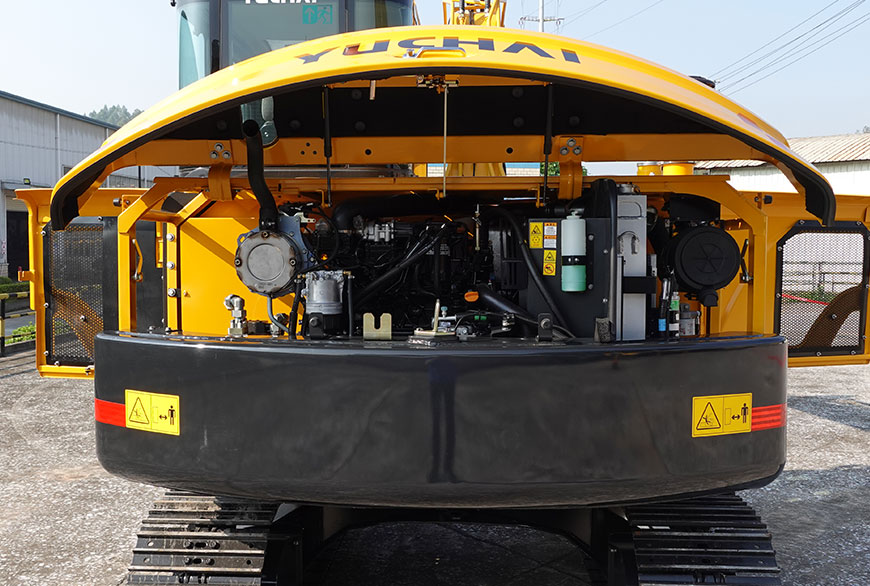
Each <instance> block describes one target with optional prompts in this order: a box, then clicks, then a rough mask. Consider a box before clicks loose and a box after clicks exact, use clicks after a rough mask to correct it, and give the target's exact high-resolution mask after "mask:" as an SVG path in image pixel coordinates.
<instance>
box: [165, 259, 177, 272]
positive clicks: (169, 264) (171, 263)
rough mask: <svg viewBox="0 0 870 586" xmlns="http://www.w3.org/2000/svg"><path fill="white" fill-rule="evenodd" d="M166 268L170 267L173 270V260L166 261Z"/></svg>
mask: <svg viewBox="0 0 870 586" xmlns="http://www.w3.org/2000/svg"><path fill="white" fill-rule="evenodd" d="M166 268H167V269H169V270H170V271H171V270H173V269H174V268H175V263H174V262H172V261H169V262H168V263H166Z"/></svg>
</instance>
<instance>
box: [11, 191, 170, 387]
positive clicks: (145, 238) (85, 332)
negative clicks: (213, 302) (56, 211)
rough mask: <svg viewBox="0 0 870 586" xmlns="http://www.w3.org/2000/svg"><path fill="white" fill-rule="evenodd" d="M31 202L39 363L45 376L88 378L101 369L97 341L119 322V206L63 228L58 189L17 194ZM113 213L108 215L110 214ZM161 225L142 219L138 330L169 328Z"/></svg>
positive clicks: (137, 257)
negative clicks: (54, 196) (58, 222)
mask: <svg viewBox="0 0 870 586" xmlns="http://www.w3.org/2000/svg"><path fill="white" fill-rule="evenodd" d="M16 195H17V197H18V198H19V199H21V200H23V201H25V202H26V203H27V207H28V233H29V238H28V247H29V266H30V270H28V271H25V272H23V273H22V277H23V278H24V279H26V280H28V281H29V282H30V299H31V308H32V309H33V310H34V311H35V313H36V337H37V340H36V350H37V352H36V365H37V369H38V370H39V373H40V374H41V375H42V376H53V377H64V378H81V377H91V376H93V372H94V366H93V365H94V338H95V337H96V335H97V334H99V333H101V332H103V331H105V330H115V329H117V327H118V277H117V258H118V252H117V250H118V248H117V246H118V239H117V228H116V226H117V218H116V217H115V216H113V215H109V213H113V214H117V209H115V208H113V209H111V210H96V211H97V212H98V213H105V215H101V216H96V215H93V216H81V217H78V218H76V219H75V220H73V221H72V222H71V223H70V224H69V225H68V226H67V227H66V229H64V230H52V229H51V224H50V222H49V202H50V200H51V190H49V189H28V190H19V191H18V192H16ZM107 212H108V213H107ZM162 231H163V225H162V224H156V223H154V222H137V224H136V234H137V237H136V240H135V253H134V255H133V257H134V262H135V264H136V266H135V267H131V269H132V270H131V273H132V274H133V275H134V277H133V280H134V281H135V292H136V316H137V321H136V324H137V327H136V331H140V332H148V331H153V330H155V329H159V330H161V331H162V329H163V328H164V327H165V315H166V308H165V306H164V297H165V296H164V294H163V292H164V291H165V286H164V279H165V277H164V270H163V264H162V259H163V257H164V255H165V253H164V252H163V251H162V250H161V246H162V245H163V239H162V238H161V234H162Z"/></svg>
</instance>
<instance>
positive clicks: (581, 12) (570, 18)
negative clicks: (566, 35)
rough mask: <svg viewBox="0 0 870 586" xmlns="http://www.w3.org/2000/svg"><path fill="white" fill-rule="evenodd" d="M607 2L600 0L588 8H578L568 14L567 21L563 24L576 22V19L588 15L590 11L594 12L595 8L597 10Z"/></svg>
mask: <svg viewBox="0 0 870 586" xmlns="http://www.w3.org/2000/svg"><path fill="white" fill-rule="evenodd" d="M605 2H607V0H601V1H600V2H597V3H595V4H593V5H592V6H590V7H588V8H583V9H581V10H578V11H577V12H575V13H574V14H570V15H568V16H566V17H565V23H564V25H563V26H568V25H569V24H571V23H572V22H575V21H577V20H579V19H581V18H583V17H584V16H586V15H587V14H589V13H590V12H592V11H593V10H595V9H596V8H598V7H599V6H601V5H602V4H604V3H605Z"/></svg>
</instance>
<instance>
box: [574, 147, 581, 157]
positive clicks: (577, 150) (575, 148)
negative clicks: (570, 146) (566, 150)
mask: <svg viewBox="0 0 870 586" xmlns="http://www.w3.org/2000/svg"><path fill="white" fill-rule="evenodd" d="M582 152H583V149H581V148H580V147H574V154H575V155H579V154H580V153H582Z"/></svg>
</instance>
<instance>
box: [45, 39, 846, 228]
mask: <svg viewBox="0 0 870 586" xmlns="http://www.w3.org/2000/svg"><path fill="white" fill-rule="evenodd" d="M442 47H446V48H447V49H449V50H437V49H436V48H442ZM421 48H422V49H421ZM414 74H450V75H458V76H484V77H485V76H492V77H498V78H521V79H525V80H532V81H535V82H544V83H552V84H559V85H560V87H561V86H565V87H569V86H570V87H574V88H584V89H585V90H590V91H595V92H598V93H599V94H601V95H610V96H613V97H614V100H616V99H619V100H623V101H625V100H630V101H631V102H633V103H637V104H642V105H644V107H654V108H655V109H656V111H660V112H666V113H668V116H676V117H678V118H679V119H681V120H685V121H686V124H692V125H694V128H695V130H693V131H692V132H693V133H692V134H689V135H686V136H689V137H691V138H692V140H691V141H687V142H686V144H689V143H690V144H692V145H704V144H705V142H704V141H705V140H706V141H707V143H706V146H704V148H702V149H699V150H698V151H692V153H695V152H697V154H691V153H683V151H681V150H679V149H677V150H674V149H673V148H671V149H670V150H667V149H665V150H657V148H658V147H657V145H658V144H663V142H662V141H661V140H659V139H658V137H661V136H664V135H666V134H668V132H673V134H675V135H679V134H680V133H681V131H679V130H673V131H668V130H667V129H664V130H662V129H659V130H657V131H656V132H654V133H650V134H648V135H647V136H648V140H645V141H644V140H638V138H637V136H638V135H637V134H636V133H633V132H631V131H630V130H626V129H625V128H614V129H612V130H610V129H607V128H604V129H598V130H596V131H595V132H586V133H585V134H586V136H587V137H588V136H590V135H592V134H595V135H596V136H597V137H607V138H608V139H610V140H611V142H610V143H609V144H611V145H612V144H614V143H613V141H618V140H619V137H620V136H625V137H626V138H625V142H626V147H627V148H625V149H613V148H610V149H608V150H606V153H607V158H601V157H605V155H604V154H603V153H604V152H605V150H602V151H601V154H598V155H597V156H598V157H599V158H597V159H596V151H595V149H594V148H593V147H590V148H588V149H586V151H587V152H588V153H589V156H587V154H586V152H584V160H620V159H622V160H639V155H644V157H643V158H644V159H650V160H661V159H665V158H668V159H670V158H673V157H672V156H670V155H673V154H674V153H675V152H679V153H680V154H681V155H682V154H686V157H685V158H686V159H688V160H692V159H759V160H764V161H767V162H770V163H772V164H774V165H776V166H777V167H778V168H779V169H780V170H782V171H783V172H784V173H785V174H786V175H787V176H788V178H789V179H790V180H791V182H792V183H793V184H794V185H795V187H796V188H797V189H798V191H799V192H800V193H802V194H803V195H804V197H805V198H806V207H807V210H808V211H810V212H811V213H812V214H814V215H816V216H817V217H819V218H820V219H821V220H822V221H823V222H825V223H826V224H829V223H831V222H832V221H833V219H834V214H835V199H834V195H833V192H832V190H831V187H830V185H829V184H828V182H827V181H826V180H825V178H824V177H823V176H822V174H821V173H820V172H819V171H818V170H817V169H815V168H814V167H813V166H812V165H811V164H809V163H808V162H806V161H804V160H803V159H801V158H800V157H799V156H798V155H797V154H795V153H794V152H793V151H791V150H790V149H789V147H788V144H787V142H786V140H785V138H784V137H783V136H782V135H781V134H780V133H779V132H777V131H776V130H775V129H774V128H772V127H771V126H770V125H768V124H767V123H765V122H764V121H762V120H761V119H760V118H758V117H757V116H756V115H754V114H753V113H751V112H749V111H748V110H746V109H744V108H742V107H741V106H740V105H738V104H736V103H735V102H733V101H731V100H729V99H727V98H725V97H724V96H722V95H721V94H719V93H718V92H716V91H715V90H713V89H710V88H709V87H707V86H705V85H704V84H702V83H700V82H697V81H695V80H694V79H691V78H689V77H686V76H684V75H681V74H679V73H676V72H674V71H672V70H669V69H667V68H664V67H661V66H658V65H655V64H653V63H650V62H648V61H645V60H642V59H639V58H636V57H633V56H631V55H628V54H625V53H621V52H618V51H613V50H610V49H607V48H604V47H601V46H598V45H593V44H589V43H583V42H580V41H577V40H574V39H569V38H564V37H558V36H554V35H547V34H542V33H534V32H528V31H521V30H511V29H504V28H487V27H459V26H431V27H430V26H415V27H400V28H390V29H374V30H369V31H363V32H354V33H348V34H344V35H337V36H332V37H325V38H321V39H316V40H313V41H308V42H305V43H300V44H297V45H293V46H290V47H287V48H284V49H281V50H278V51H273V52H271V53H267V54H264V55H261V56H258V57H255V58H253V59H250V60H248V61H245V62H242V63H240V64H237V65H234V66H231V67H228V68H227V69H224V70H222V71H219V72H217V73H215V74H213V75H210V76H208V77H206V78H205V79H202V80H200V81H199V82H197V83H195V84H192V85H190V86H188V87H186V88H184V89H183V90H181V91H179V92H177V93H175V94H174V95H172V96H170V97H168V98H167V99H165V100H163V101H162V102H160V103H158V104H157V105H155V106H154V107H152V108H150V109H149V110H147V111H146V112H144V113H143V114H141V115H140V116H138V117H137V118H136V119H134V120H133V121H131V122H130V123H129V124H127V125H125V126H124V127H123V128H121V129H120V130H118V131H117V132H116V133H115V134H113V135H112V136H111V137H110V138H109V139H108V140H106V142H105V143H104V144H103V145H102V147H101V148H100V149H99V150H97V151H96V152H94V153H93V154H91V155H90V156H89V157H87V158H86V159H85V160H84V161H82V162H81V163H80V164H79V165H77V166H76V167H75V168H74V169H73V170H72V171H70V172H69V173H68V174H67V175H66V176H65V177H63V178H62V179H61V180H60V182H59V183H58V184H57V186H56V187H55V189H54V193H53V197H52V205H51V217H52V225H53V227H54V228H56V229H57V228H62V227H64V226H65V225H66V224H67V223H68V222H69V221H70V220H71V219H72V218H74V217H75V216H76V215H77V214H78V199H79V197H81V196H82V195H84V194H86V193H89V192H90V190H92V189H95V188H96V187H97V186H98V185H99V184H100V183H101V182H102V181H103V180H104V178H105V176H106V174H107V173H109V172H111V171H112V170H114V169H116V168H119V167H122V166H128V165H148V164H182V165H183V164H190V163H189V162H187V161H183V160H177V161H170V160H155V159H154V157H153V156H152V157H151V158H149V157H148V156H145V154H141V155H139V156H137V154H136V153H137V149H141V147H143V145H146V144H148V143H152V142H153V141H160V140H161V139H164V138H166V137H168V136H170V135H172V136H175V137H176V138H177V137H178V136H179V131H182V136H183V129H184V128H186V127H188V126H190V125H192V124H194V123H195V122H197V121H201V120H203V119H205V118H207V117H208V116H210V115H213V114H215V113H216V112H220V111H226V110H228V109H230V108H237V107H238V106H239V105H241V104H243V103H246V102H250V101H252V100H254V99H258V98H262V97H265V96H277V95H280V94H285V93H288V92H295V91H297V90H298V89H301V88H306V87H308V88H310V87H312V86H315V87H316V86H321V85H326V84H336V83H341V82H348V81H352V80H360V79H388V78H392V77H396V76H408V75H414ZM317 115H318V116H319V115H320V112H317ZM481 115H484V116H485V115H486V106H484V105H482V114H481ZM697 128H702V129H703V130H702V131H698V130H697ZM173 133H174V134H173ZM235 138H241V137H240V136H239V137H235ZM629 141H634V142H635V143H637V144H641V143H642V144H643V145H645V146H643V147H641V146H636V147H631V145H629V144H628V143H629ZM590 144H591V143H590ZM671 144H672V145H673V144H674V141H671ZM683 150H685V148H684V149H683ZM154 151H155V149H153V148H152V149H150V150H149V151H148V152H149V153H153V152H154ZM681 158H682V157H681ZM234 162H235V163H236V164H243V161H240V160H239V159H238V158H236V159H235V160H234Z"/></svg>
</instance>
